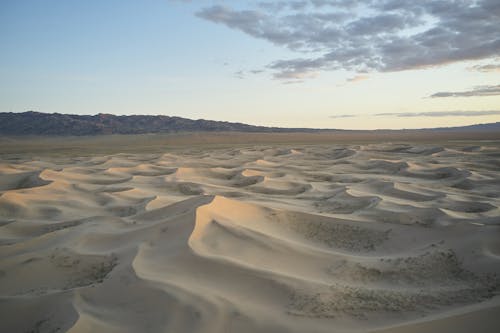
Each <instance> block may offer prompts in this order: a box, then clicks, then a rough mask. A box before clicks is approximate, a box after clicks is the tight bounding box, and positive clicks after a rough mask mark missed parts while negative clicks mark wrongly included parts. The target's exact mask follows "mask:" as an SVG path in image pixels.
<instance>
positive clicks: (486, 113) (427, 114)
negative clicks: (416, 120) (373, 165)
mask: <svg viewBox="0 0 500 333" xmlns="http://www.w3.org/2000/svg"><path fill="white" fill-rule="evenodd" d="M494 115H500V110H492V111H434V112H386V113H377V114H373V115H357V114H343V115H332V116H330V118H352V117H366V116H368V117H370V116H373V117H402V118H412V117H457V116H458V117H476V116H494Z"/></svg>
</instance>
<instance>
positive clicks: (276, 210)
mask: <svg viewBox="0 0 500 333" xmlns="http://www.w3.org/2000/svg"><path fill="white" fill-rule="evenodd" d="M499 161H500V148H499V146H498V145H496V144H491V143H490V144H487V143H481V142H449V143H447V144H439V145H437V144H422V143H419V144H408V143H394V144H391V143H369V144H329V145H300V144H297V145H286V146H283V145H281V146H275V145H264V144H262V145H256V146H247V147H237V148H234V147H208V146H204V147H184V148H183V149H178V150H175V151H169V152H167V153H165V152H158V153H151V152H144V153H137V152H127V153H118V154H110V155H98V154H90V155H89V154H82V155H78V154H76V155H72V156H69V155H68V156H60V155H51V154H40V155H38V156H28V155H26V156H24V155H22V154H20V153H18V154H2V155H1V156H0V314H2V320H1V321H0V331H2V332H30V331H35V332H56V331H69V332H77V333H79V332H366V331H374V332H375V331H379V330H380V331H381V332H382V331H387V332H393V331H394V332H396V331H395V330H396V329H397V330H398V332H403V333H404V332H414V331H415V330H416V329H418V328H419V327H425V329H426V331H429V332H444V331H447V330H449V331H450V332H452V331H453V332H454V330H453V329H454V328H453V327H454V325H453V320H455V319H456V320H459V321H460V320H465V319H463V318H471V319H470V320H472V321H474V320H476V321H477V320H478V319H477V318H483V317H484V315H483V313H491V312H493V313H496V314H498V308H499V306H500V295H499V293H500V278H499V275H500V242H499V239H500V238H499V236H500V174H499V172H498V166H500V162H499ZM498 317H500V316H498V315H497V316H490V317H489V319H488V320H490V325H489V326H487V328H486V329H485V330H483V331H484V332H496V330H495V327H496V328H498V325H500V323H499V319H498ZM454 318H455V319H454ZM422 325H423V326H422ZM488 327H490V328H491V330H488Z"/></svg>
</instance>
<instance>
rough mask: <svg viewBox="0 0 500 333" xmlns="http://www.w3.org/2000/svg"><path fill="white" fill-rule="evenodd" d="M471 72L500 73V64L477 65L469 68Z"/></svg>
mask: <svg viewBox="0 0 500 333" xmlns="http://www.w3.org/2000/svg"><path fill="white" fill-rule="evenodd" d="M469 70H471V71H476V72H481V73H490V72H500V64H488V65H476V66H472V67H469Z"/></svg>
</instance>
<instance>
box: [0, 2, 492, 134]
mask: <svg viewBox="0 0 500 333" xmlns="http://www.w3.org/2000/svg"><path fill="white" fill-rule="evenodd" d="M417 3H418V5H415V4H414V2H410V1H408V2H404V1H403V2H401V1H395V0H381V1H375V0H372V1H366V2H357V1H338V0H331V1H328V0H310V1H273V2H265V1H260V2H251V1H241V2H239V1H231V2H229V1H225V2H224V1H168V0H163V1H160V0H145V1H131V0H120V1H118V0H113V1H112V0H101V1H97V0H87V1H74V0H66V1H61V0H59V1H55V0H43V1H42V0H38V1H36V0H24V1H14V0H2V1H0V45H2V52H0V111H3V112H10V111H12V112H22V111H26V110H37V111H41V112H49V113H51V112H60V113H78V114H96V113H113V114H164V115H176V116H182V117H188V118H196V119H197V118H204V119H215V120H228V121H241V122H246V123H250V124H259V125H272V126H292V127H295V126H297V127H298V126H300V127H325V128H367V129H369V128H414V127H433V126H451V125H464V124H472V123H484V122H493V121H500V86H499V85H500V80H499V78H500V75H499V74H500V71H499V69H500V59H499V58H500V39H499V37H498V36H497V35H498V29H496V32H495V31H494V26H495V24H494V22H499V21H500V4H498V1H487V0H484V1H479V2H478V3H477V4H475V3H474V2H472V1H469V2H467V1H431V0H429V1H427V0H424V1H422V2H417ZM443 3H444V5H443ZM444 8H445V9H446V10H445V9H444ZM495 36H496V37H495Z"/></svg>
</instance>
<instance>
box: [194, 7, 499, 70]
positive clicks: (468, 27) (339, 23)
mask: <svg viewBox="0 0 500 333" xmlns="http://www.w3.org/2000/svg"><path fill="white" fill-rule="evenodd" d="M197 16H198V17H200V18H203V19H205V20H208V21H211V22H214V23H218V24H222V25H225V26H227V27H229V28H231V29H235V30H240V31H242V32H244V33H246V34H248V35H250V36H253V37H255V38H259V39H263V40H267V41H269V42H271V43H273V44H275V45H278V46H283V47H286V48H288V49H290V50H292V51H297V52H300V54H301V56H300V57H297V58H294V59H277V60H275V61H274V62H272V63H271V64H270V65H269V66H268V69H270V70H272V71H273V72H274V73H275V77H276V78H283V79H288V77H289V76H290V73H310V72H317V71H324V70H334V69H346V70H355V71H360V72H366V71H368V72H369V71H399V70H407V69H415V68H423V67H429V66H437V65H443V64H446V63H451V62H457V61H462V60H478V59H487V58H492V57H498V56H500V37H499V36H500V35H499V34H498V22H500V1H498V0H477V1H474V0H420V1H412V2H410V1H401V0H366V1H360V0H353V1H341V0H307V1H276V2H271V1H268V2H260V3H259V4H258V5H257V6H255V7H252V8H251V9H246V10H240V9H234V7H228V6H222V5H215V6H211V7H207V8H204V9H202V10H200V11H199V12H198V13H197Z"/></svg>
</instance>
